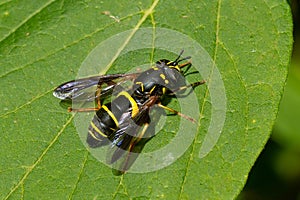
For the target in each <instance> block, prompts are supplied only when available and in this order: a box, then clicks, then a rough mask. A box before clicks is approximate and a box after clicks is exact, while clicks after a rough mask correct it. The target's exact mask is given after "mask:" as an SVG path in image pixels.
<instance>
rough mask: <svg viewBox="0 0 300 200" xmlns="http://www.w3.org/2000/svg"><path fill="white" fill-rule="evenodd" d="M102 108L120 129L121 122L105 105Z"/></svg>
mask: <svg viewBox="0 0 300 200" xmlns="http://www.w3.org/2000/svg"><path fill="white" fill-rule="evenodd" d="M102 108H103V109H104V110H105V111H106V112H107V113H108V114H109V116H110V117H111V118H112V119H113V120H114V122H115V124H116V126H117V127H118V126H119V122H118V120H117V118H116V117H115V115H114V114H113V113H112V112H111V111H110V110H109V109H108V107H106V106H105V105H103V106H102Z"/></svg>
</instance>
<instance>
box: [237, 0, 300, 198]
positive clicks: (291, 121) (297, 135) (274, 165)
mask: <svg viewBox="0 0 300 200" xmlns="http://www.w3.org/2000/svg"><path fill="white" fill-rule="evenodd" d="M289 4H290V6H291V10H292V13H293V22H294V45H293V55H292V58H291V66H290V70H289V76H288V80H287V85H286V88H285V90H284V94H283V98H282V101H281V104H280V108H279V113H278V118H277V121H276V124H275V126H274V128H273V131H272V135H271V138H270V139H269V141H268V143H267V145H266V146H265V149H264V150H263V152H262V153H261V155H260V156H259V158H258V159H257V161H256V163H255V165H254V166H253V168H252V170H251V172H250V174H249V178H248V181H247V183H246V185H245V187H244V189H243V191H242V192H241V194H240V195H239V197H238V199H247V200H248V199H249V200H252V199H255V200H260V199H264V200H268V199H272V200H281V199H282V200H294V199H295V200H300V7H299V6H300V2H299V0H291V1H289Z"/></svg>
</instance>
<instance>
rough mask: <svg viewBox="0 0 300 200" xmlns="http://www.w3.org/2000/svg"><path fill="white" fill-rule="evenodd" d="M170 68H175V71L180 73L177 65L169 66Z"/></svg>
mask: <svg viewBox="0 0 300 200" xmlns="http://www.w3.org/2000/svg"><path fill="white" fill-rule="evenodd" d="M169 67H170V68H175V69H176V70H178V71H179V72H180V67H179V66H178V65H176V66H169Z"/></svg>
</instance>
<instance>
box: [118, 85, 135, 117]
mask: <svg viewBox="0 0 300 200" xmlns="http://www.w3.org/2000/svg"><path fill="white" fill-rule="evenodd" d="M120 95H123V96H125V97H126V98H127V99H128V101H129V102H130V104H131V108H132V112H131V117H135V116H136V115H137V114H138V112H139V107H138V105H137V103H136V101H135V100H134V99H133V98H132V97H131V96H130V94H129V93H128V92H126V91H122V92H120V93H119V94H118V96H120Z"/></svg>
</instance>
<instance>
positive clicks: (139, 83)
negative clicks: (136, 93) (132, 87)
mask: <svg viewBox="0 0 300 200" xmlns="http://www.w3.org/2000/svg"><path fill="white" fill-rule="evenodd" d="M135 84H138V85H140V86H141V89H142V92H144V84H143V83H142V82H140V81H138V82H135Z"/></svg>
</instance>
